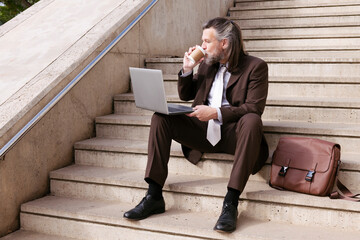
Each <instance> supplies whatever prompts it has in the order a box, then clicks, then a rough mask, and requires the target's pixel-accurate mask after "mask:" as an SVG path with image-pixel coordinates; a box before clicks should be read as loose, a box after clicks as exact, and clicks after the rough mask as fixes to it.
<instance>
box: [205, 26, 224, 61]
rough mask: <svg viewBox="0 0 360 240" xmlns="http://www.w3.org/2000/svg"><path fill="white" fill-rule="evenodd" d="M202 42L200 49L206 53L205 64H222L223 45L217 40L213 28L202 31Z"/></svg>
mask: <svg viewBox="0 0 360 240" xmlns="http://www.w3.org/2000/svg"><path fill="white" fill-rule="evenodd" d="M202 41H203V43H202V45H201V47H202V48H203V49H204V50H205V51H206V55H205V62H206V63H207V64H209V65H211V64H214V63H216V62H222V61H221V60H223V59H224V57H225V50H224V48H223V45H224V44H223V41H218V40H217V38H216V31H215V29H214V28H207V29H204V30H203V35H202Z"/></svg>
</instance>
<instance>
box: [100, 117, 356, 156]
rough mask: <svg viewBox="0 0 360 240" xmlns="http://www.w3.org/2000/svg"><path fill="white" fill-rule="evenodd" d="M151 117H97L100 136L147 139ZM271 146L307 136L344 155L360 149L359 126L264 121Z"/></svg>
mask: <svg viewBox="0 0 360 240" xmlns="http://www.w3.org/2000/svg"><path fill="white" fill-rule="evenodd" d="M150 120H151V117H150V116H146V115H144V116H139V115H116V114H112V115H108V116H103V117H98V118H96V134H97V136H98V137H103V138H120V139H130V140H147V139H148V135H149V129H150ZM263 123H264V132H265V134H266V135H267V137H268V141H269V144H270V146H276V145H277V142H278V139H279V137H280V136H282V135H306V136H309V137H310V136H311V137H314V136H316V137H319V138H322V139H325V140H328V141H331V142H336V143H339V144H340V145H341V146H342V149H343V151H344V152H356V151H357V150H358V146H360V125H359V124H338V123H307V122H287V121H263Z"/></svg>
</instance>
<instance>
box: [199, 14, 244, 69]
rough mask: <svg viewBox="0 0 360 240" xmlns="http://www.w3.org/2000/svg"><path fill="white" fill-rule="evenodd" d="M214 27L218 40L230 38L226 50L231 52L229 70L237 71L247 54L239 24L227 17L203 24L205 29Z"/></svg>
mask: <svg viewBox="0 0 360 240" xmlns="http://www.w3.org/2000/svg"><path fill="white" fill-rule="evenodd" d="M208 28H214V29H215V32H216V38H217V40H218V41H221V40H223V39H228V41H229V47H228V48H227V49H226V50H225V51H226V52H227V54H229V67H228V71H229V72H236V71H238V70H239V68H240V57H241V56H243V55H247V53H246V51H245V50H244V43H243V40H242V34H241V29H240V27H239V25H238V24H236V23H235V22H233V21H231V20H229V19H227V18H222V17H218V18H213V19H211V20H209V21H208V22H206V23H205V24H204V25H203V30H204V29H208Z"/></svg>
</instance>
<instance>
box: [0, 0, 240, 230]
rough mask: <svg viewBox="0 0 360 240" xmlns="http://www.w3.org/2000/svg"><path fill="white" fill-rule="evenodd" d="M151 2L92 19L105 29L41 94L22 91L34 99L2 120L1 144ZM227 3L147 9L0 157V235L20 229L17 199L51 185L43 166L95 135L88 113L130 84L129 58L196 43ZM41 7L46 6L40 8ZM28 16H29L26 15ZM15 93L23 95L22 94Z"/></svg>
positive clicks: (202, 1)
mask: <svg viewBox="0 0 360 240" xmlns="http://www.w3.org/2000/svg"><path fill="white" fill-rule="evenodd" d="M46 1H48V2H51V1H53V0H51V1H50V0H46ZM46 1H45V2H46ZM54 1H56V0H54ZM149 2H150V0H148V1H142V3H141V4H136V6H135V7H134V9H135V10H133V11H130V12H129V14H128V16H127V18H128V20H126V21H124V20H122V21H120V20H121V19H116V16H117V14H116V11H121V9H119V8H117V9H115V10H114V11H113V12H112V13H111V14H109V15H108V16H107V17H106V18H105V19H103V20H102V21H101V22H99V23H97V24H96V26H94V28H104V27H105V26H106V28H108V29H110V30H109V31H108V32H105V33H103V34H102V35H99V36H98V37H97V39H96V41H94V42H93V43H92V44H91V45H89V49H94V50H92V51H90V52H87V53H86V54H85V56H84V55H82V57H78V58H76V57H71V58H70V59H73V62H71V63H70V64H69V66H71V67H68V68H67V70H66V71H65V70H63V72H61V73H60V74H59V77H61V79H60V80H59V81H57V82H56V84H52V85H51V84H49V86H51V88H50V87H48V91H47V92H46V94H44V96H42V97H38V96H37V97H36V98H35V100H34V99H30V100H29V99H27V100H28V101H32V102H31V103H32V104H30V105H29V104H28V105H27V107H26V109H24V110H23V111H22V114H18V117H17V118H13V119H12V122H10V123H6V124H7V125H6V126H7V131H4V132H3V133H2V135H1V136H0V144H1V145H0V146H3V145H4V143H6V141H7V140H8V139H10V138H11V137H12V136H13V135H14V134H15V133H16V132H17V131H18V130H19V129H20V128H21V127H22V126H23V125H24V124H26V122H27V121H29V120H30V119H31V118H32V117H33V116H34V115H35V114H36V113H37V112H38V111H39V110H40V109H41V108H42V107H44V106H45V105H46V104H47V103H48V102H49V100H51V99H52V98H53V97H54V96H55V95H56V94H57V93H58V92H59V91H60V90H61V89H62V88H63V87H64V86H65V85H66V84H67V83H68V82H69V81H71V80H72V79H73V78H74V77H75V76H76V75H77V74H78V73H79V72H80V71H81V70H82V69H83V68H84V67H85V66H86V65H87V64H88V63H89V62H90V61H91V60H92V59H94V58H95V57H96V56H97V55H98V53H99V52H100V51H101V50H102V49H104V47H105V46H107V44H108V43H110V42H111V41H112V40H113V38H115V37H116V36H117V35H118V34H119V33H120V32H121V31H122V30H123V29H124V28H125V26H126V25H127V24H128V23H129V22H130V21H131V20H132V19H133V18H134V17H135V16H136V15H137V14H138V13H139V12H140V11H141V10H142V9H143V8H144V7H145V6H146V4H148V3H149ZM232 5H233V1H232V0H231V1H230V0H229V1H224V0H196V1H193V0H181V1H180V0H159V2H158V3H157V4H156V5H155V6H154V7H153V8H152V9H151V10H150V12H149V13H148V14H147V15H146V16H145V17H144V18H143V19H142V20H141V21H140V22H138V23H137V24H136V26H135V27H134V28H133V29H132V30H131V31H130V32H129V33H128V34H127V35H126V36H125V37H124V38H123V39H122V40H120V42H119V43H118V44H117V45H116V46H115V47H114V48H113V49H112V50H111V51H110V52H109V53H108V54H107V55H106V56H105V57H104V58H103V59H102V60H100V62H99V63H98V64H97V65H96V66H95V67H94V68H93V69H92V70H90V71H89V72H88V73H87V74H86V75H85V77H83V78H82V80H81V81H80V82H79V83H78V84H77V85H76V86H75V87H74V88H73V89H72V90H71V91H70V92H69V93H68V94H67V95H66V96H65V97H64V98H63V99H62V100H61V101H60V102H58V103H57V104H56V105H55V107H53V108H52V109H51V110H50V112H49V113H48V114H47V115H46V116H45V117H43V118H42V119H41V120H40V121H39V122H38V123H37V124H36V126H35V127H33V128H32V129H31V130H30V131H29V132H28V133H27V134H26V135H25V137H24V138H22V139H21V140H20V141H19V142H18V143H17V145H16V146H15V147H14V148H13V149H12V150H11V151H9V152H8V153H7V155H6V157H5V160H4V161H0V236H3V235H6V234H7V233H9V232H11V231H14V230H16V229H18V227H19V211H20V205H21V204H22V203H24V202H27V201H30V200H33V199H36V198H39V197H42V196H44V195H46V194H48V193H49V178H48V175H49V172H50V171H52V170H54V169H58V168H61V167H64V166H67V165H69V164H71V163H72V162H73V160H74V159H73V158H74V156H73V145H74V143H75V142H76V141H79V140H83V139H87V138H91V137H94V136H95V130H94V129H95V126H94V118H95V117H96V116H101V115H106V114H110V113H112V109H113V101H112V97H113V96H114V95H115V94H118V93H123V92H127V91H129V73H128V67H129V66H137V67H141V66H144V59H145V58H146V57H149V56H182V55H183V53H184V52H185V51H186V49H187V48H188V47H189V46H192V45H195V44H199V43H201V34H202V31H201V25H202V23H203V22H204V21H206V20H207V19H209V18H212V17H216V16H225V15H226V13H227V10H228V8H229V7H230V6H232ZM199 9H201V10H199ZM31 11H33V10H29V12H28V13H25V14H29V13H31V14H32V15H36V14H39V13H37V12H36V11H35V12H34V11H33V12H31ZM42 11H46V8H43V9H42ZM19 18H21V16H19ZM27 21H31V19H29V18H27ZM14 22H16V23H17V24H16V26H18V25H19V24H21V22H22V21H20V20H18V19H15V21H13V22H10V23H9V25H10V24H13V25H15V24H14ZM9 25H7V24H5V25H3V26H2V27H5V28H2V29H6V31H7V32H9V31H12V30H11V29H9ZM49 27H51V24H50V25H49ZM14 28H15V27H14ZM0 30H1V29H0ZM44 30H45V29H44ZM0 32H1V31H0ZM88 34H91V32H89V33H88ZM88 34H86V35H84V36H82V38H81V39H80V40H77V43H79V42H81V41H85V43H86V42H89V41H90V40H89V39H90V37H91V36H92V35H90V36H89V35H88ZM74 44H75V43H74ZM94 46H95V47H94ZM77 49H79V48H77ZM64 54H68V55H69V54H70V55H71V54H74V55H76V54H77V52H76V51H70V52H68V53H64ZM19 57H21V56H19ZM61 57H63V56H61ZM61 57H59V58H61ZM44 71H46V69H45V70H44ZM44 71H43V72H44ZM45 80H46V79H45ZM24 95H26V93H24ZM18 97H19V98H21V95H20V96H18ZM29 106H30V107H29ZM20 115H21V116H20ZM19 116H20V117H19ZM14 119H15V120H14Z"/></svg>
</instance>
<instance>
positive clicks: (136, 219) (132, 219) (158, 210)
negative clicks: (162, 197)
mask: <svg viewBox="0 0 360 240" xmlns="http://www.w3.org/2000/svg"><path fill="white" fill-rule="evenodd" d="M164 212H165V208H161V209H157V210H155V211H153V212H151V213H149V214H148V215H146V216H144V217H142V218H127V217H125V216H124V218H126V219H128V220H131V221H139V220H143V219H145V218H148V217H150V216H152V215H155V214H161V213H164Z"/></svg>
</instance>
